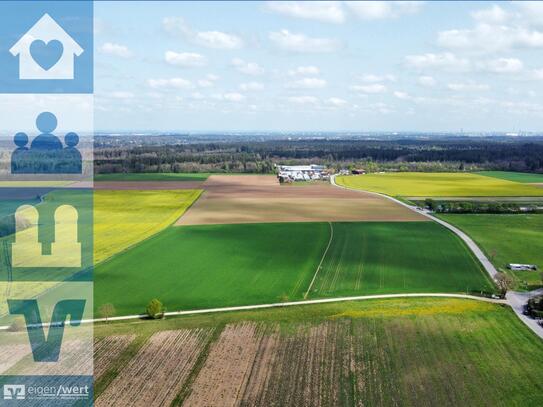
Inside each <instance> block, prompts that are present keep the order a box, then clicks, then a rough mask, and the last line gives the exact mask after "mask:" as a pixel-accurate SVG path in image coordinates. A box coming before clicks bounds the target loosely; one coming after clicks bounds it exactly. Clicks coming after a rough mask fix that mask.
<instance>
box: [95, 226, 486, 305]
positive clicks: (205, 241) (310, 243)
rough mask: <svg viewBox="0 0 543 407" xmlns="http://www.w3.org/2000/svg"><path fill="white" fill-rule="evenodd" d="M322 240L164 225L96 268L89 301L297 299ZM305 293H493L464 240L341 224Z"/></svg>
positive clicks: (319, 233)
mask: <svg viewBox="0 0 543 407" xmlns="http://www.w3.org/2000/svg"><path fill="white" fill-rule="evenodd" d="M329 237H330V228H329V225H328V224H326V223H288V224H245V225H213V226H190V227H183V228H177V227H172V228H169V229H166V230H165V231H163V232H161V233H160V234H158V235H156V236H154V237H153V238H151V239H149V240H147V241H145V242H143V243H141V244H139V245H137V246H135V247H134V248H132V249H131V250H129V251H127V252H125V253H121V254H119V255H117V256H115V257H113V258H112V259H111V260H110V261H108V262H106V263H104V264H102V265H99V266H98V267H96V269H95V279H94V281H95V298H96V300H95V302H96V307H99V306H100V305H101V304H104V303H112V304H114V305H115V307H116V309H117V311H118V314H119V315H125V314H133V313H141V312H143V310H144V308H145V305H146V303H147V302H148V301H149V300H150V299H151V298H154V297H157V298H159V299H160V300H161V301H163V302H164V303H165V304H166V306H167V307H168V309H169V310H171V311H174V310H180V309H194V308H208V307H225V306H233V305H247V304H259V303H271V302H277V301H282V300H300V299H302V298H303V294H304V293H305V292H306V290H307V289H308V287H309V284H310V281H311V279H312V278H313V275H314V273H315V270H316V268H317V265H318V263H319V262H320V260H321V257H322V255H323V253H324V250H325V248H326V246H327V244H328V241H329ZM314 289H315V291H312V292H311V297H321V296H340V295H365V294H376V293H397V292H465V291H466V290H474V289H477V290H491V285H490V283H489V282H488V279H487V278H486V276H485V274H484V273H483V271H482V270H481V269H480V267H479V265H478V264H477V263H475V261H474V260H473V259H472V258H471V257H470V254H469V252H468V251H467V249H466V248H465V247H464V246H463V244H462V243H461V242H460V241H459V239H458V238H456V237H455V236H454V235H452V234H451V233H450V232H448V231H447V230H445V229H444V228H442V227H440V226H438V225H436V224H433V223H430V222H416V223H413V222H405V223H403V222H394V223H373V222H368V223H339V224H334V238H333V240H332V244H331V246H330V249H329V251H328V253H327V255H326V258H325V262H324V264H323V267H322V269H321V270H320V271H319V274H318V275H317V279H316V282H315V284H314Z"/></svg>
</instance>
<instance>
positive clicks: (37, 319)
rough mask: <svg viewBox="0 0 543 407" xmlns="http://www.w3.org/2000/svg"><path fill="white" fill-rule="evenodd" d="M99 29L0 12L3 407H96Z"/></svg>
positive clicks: (9, 7)
mask: <svg viewBox="0 0 543 407" xmlns="http://www.w3.org/2000/svg"><path fill="white" fill-rule="evenodd" d="M92 20H93V5H92V2H90V1H66V2H58V1H54V2H47V1H40V2H1V3H0V35H1V38H3V39H4V41H2V42H1V43H0V75H1V76H0V97H2V98H3V99H4V100H5V101H7V102H8V103H4V106H5V107H6V108H5V109H2V111H1V112H0V139H1V140H0V141H1V142H0V160H2V161H3V162H1V163H0V180H2V181H3V182H2V183H0V253H1V256H0V348H1V349H2V352H1V353H2V358H3V359H2V360H0V392H1V394H0V405H4V404H6V405H19V404H20V405H43V406H72V405H92V403H93V376H92V375H93V344H94V342H93V327H92V323H91V321H92V319H93V201H94V200H93V189H92V174H93V167H92V166H93V151H92V135H93V106H94V103H93V82H92V76H93V66H92V62H93V60H92V49H93V47H92V45H93V38H92V37H93V31H92V30H93V21H92ZM4 358H5V360H4Z"/></svg>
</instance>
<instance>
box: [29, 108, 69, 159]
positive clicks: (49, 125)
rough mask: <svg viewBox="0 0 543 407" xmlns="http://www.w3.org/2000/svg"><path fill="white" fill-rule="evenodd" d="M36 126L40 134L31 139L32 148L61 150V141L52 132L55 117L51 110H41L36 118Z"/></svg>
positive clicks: (55, 123) (55, 124)
mask: <svg viewBox="0 0 543 407" xmlns="http://www.w3.org/2000/svg"><path fill="white" fill-rule="evenodd" d="M36 127H37V128H38V130H39V131H41V134H40V135H39V136H37V137H36V138H35V139H34V140H32V144H30V148H31V149H32V150H62V143H61V141H60V140H59V139H58V137H57V136H55V135H54V134H53V133H52V132H53V131H55V129H56V128H57V117H56V116H55V115H54V114H53V113H51V112H42V113H40V114H39V115H38V117H37V118H36Z"/></svg>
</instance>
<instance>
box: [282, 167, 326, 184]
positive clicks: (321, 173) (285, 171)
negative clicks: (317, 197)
mask: <svg viewBox="0 0 543 407" xmlns="http://www.w3.org/2000/svg"><path fill="white" fill-rule="evenodd" d="M277 169H278V173H277V178H279V182H292V181H312V180H320V179H327V178H328V177H329V174H328V172H327V170H326V167H325V166H324V165H315V164H311V165H279V166H278V167H277Z"/></svg>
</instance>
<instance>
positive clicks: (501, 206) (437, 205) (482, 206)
mask: <svg viewBox="0 0 543 407" xmlns="http://www.w3.org/2000/svg"><path fill="white" fill-rule="evenodd" d="M424 205H425V207H426V208H427V209H429V210H431V211H433V212H436V213H494V214H513V213H539V212H543V209H542V208H541V207H539V206H537V205H520V204H518V203H513V202H476V201H436V200H433V199H426V200H425V201H424Z"/></svg>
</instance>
